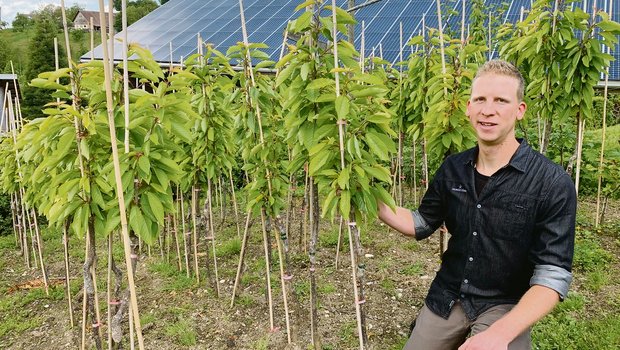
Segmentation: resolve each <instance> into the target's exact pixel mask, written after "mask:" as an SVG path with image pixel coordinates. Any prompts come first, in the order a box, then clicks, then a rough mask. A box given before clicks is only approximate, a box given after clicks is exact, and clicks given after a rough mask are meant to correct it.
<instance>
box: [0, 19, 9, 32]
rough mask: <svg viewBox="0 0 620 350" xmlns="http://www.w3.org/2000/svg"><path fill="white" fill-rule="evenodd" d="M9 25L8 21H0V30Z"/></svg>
mask: <svg viewBox="0 0 620 350" xmlns="http://www.w3.org/2000/svg"><path fill="white" fill-rule="evenodd" d="M8 25H9V24H8V23H6V21H0V30H1V29H4V28H6V26H8Z"/></svg>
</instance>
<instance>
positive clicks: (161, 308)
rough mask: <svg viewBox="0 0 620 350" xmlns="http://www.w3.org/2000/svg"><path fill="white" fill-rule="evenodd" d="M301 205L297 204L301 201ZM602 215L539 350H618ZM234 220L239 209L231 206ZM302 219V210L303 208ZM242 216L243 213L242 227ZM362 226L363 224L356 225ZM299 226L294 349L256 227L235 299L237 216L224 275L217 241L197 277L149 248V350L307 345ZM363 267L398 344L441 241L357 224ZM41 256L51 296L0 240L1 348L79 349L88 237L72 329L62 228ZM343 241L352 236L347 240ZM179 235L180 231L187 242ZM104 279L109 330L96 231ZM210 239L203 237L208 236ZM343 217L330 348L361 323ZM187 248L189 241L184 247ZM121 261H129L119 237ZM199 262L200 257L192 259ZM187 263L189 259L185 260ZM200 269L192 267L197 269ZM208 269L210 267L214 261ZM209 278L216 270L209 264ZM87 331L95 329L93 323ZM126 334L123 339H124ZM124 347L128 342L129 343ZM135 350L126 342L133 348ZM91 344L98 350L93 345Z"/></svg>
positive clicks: (616, 231) (225, 238)
mask: <svg viewBox="0 0 620 350" xmlns="http://www.w3.org/2000/svg"><path fill="white" fill-rule="evenodd" d="M295 210H298V208H296V209H295ZM608 210H609V213H608V214H607V215H606V217H607V218H608V219H607V221H606V223H605V224H604V225H603V226H601V227H600V228H597V229H595V228H594V227H593V225H592V222H593V220H592V217H591V213H593V212H594V210H593V204H592V202H591V201H589V200H583V201H581V203H580V206H579V215H578V234H577V240H576V254H575V264H574V276H575V279H574V283H573V286H572V288H571V292H570V294H569V297H568V298H567V300H566V301H564V302H563V303H561V304H560V306H559V307H558V308H556V310H555V311H554V312H553V313H552V314H551V315H549V316H547V317H546V318H544V319H543V320H542V321H541V322H540V323H538V324H537V325H536V327H535V328H534V330H533V344H534V349H545V350H546V349H561V350H565V349H603V350H607V349H610V350H611V349H616V348H617V344H619V343H620V316H618V315H620V261H619V259H618V257H619V256H620V203H618V202H613V203H612V205H610V206H609V208H608ZM230 216H233V215H232V214H230ZM298 217H301V216H298ZM242 221H243V220H240V223H241V224H242V223H243V222H242ZM360 225H361V224H360ZM299 227H300V226H299V222H295V223H294V225H293V227H292V229H291V233H290V234H291V240H290V246H291V255H290V266H292V267H293V269H292V275H293V276H294V278H293V280H292V281H291V286H292V293H289V308H290V310H291V324H292V333H293V341H294V344H293V345H289V346H287V345H286V331H285V321H284V316H283V315H284V313H283V306H282V294H281V289H280V280H279V275H278V269H279V268H278V265H277V263H276V261H277V258H276V257H277V253H276V249H275V247H274V248H273V255H272V256H273V261H274V263H273V266H272V268H271V271H272V275H271V282H272V283H271V285H272V288H273V299H274V303H275V310H274V312H275V313H274V323H275V326H276V330H273V331H272V330H270V323H269V312H268V306H267V301H266V290H267V289H266V285H265V277H264V276H265V273H264V270H265V268H264V266H265V260H264V256H263V253H262V251H263V246H262V237H261V232H260V229H259V223H258V222H255V223H254V225H253V227H252V229H251V231H250V232H251V236H250V241H249V251H248V252H247V254H246V259H247V260H246V261H247V262H246V264H245V269H244V273H243V277H242V281H241V286H240V289H239V296H238V297H237V299H236V301H235V304H234V306H233V307H232V308H231V307H230V298H231V295H232V284H233V281H234V277H235V273H236V268H237V262H238V256H239V252H240V250H241V240H240V239H239V237H238V236H237V229H236V225H235V222H234V220H233V219H232V218H231V219H230V220H227V221H226V222H225V223H224V224H223V225H222V226H221V227H220V228H219V229H218V234H217V237H218V239H217V244H216V252H217V254H216V255H217V257H218V279H219V282H220V283H219V285H220V297H219V298H217V296H216V289H215V288H214V287H215V284H214V278H213V277H211V278H209V277H208V275H207V271H206V266H207V264H208V263H209V262H212V257H211V256H210V255H207V251H210V250H208V249H210V247H208V246H205V245H204V244H202V245H201V246H200V248H199V254H198V259H199V266H200V267H201V279H200V282H199V283H198V282H197V281H196V278H195V277H193V276H190V277H187V274H186V272H185V271H183V270H181V271H180V270H179V269H178V267H177V261H178V260H177V258H176V255H175V250H176V248H175V242H174V241H171V242H170V243H171V245H170V254H169V255H168V253H167V247H168V245H167V244H164V245H163V246H164V249H163V254H162V250H160V246H159V244H156V245H155V246H154V247H152V248H151V249H150V254H149V249H147V248H146V247H143V252H142V254H140V259H139V260H140V262H139V264H138V272H137V277H136V283H137V285H138V302H139V306H140V315H141V323H142V327H143V329H144V331H143V333H144V337H145V347H146V348H147V349H154V348H157V349H307V348H309V344H310V331H309V322H310V321H309V314H308V312H309V311H308V310H309V303H310V283H309V279H308V267H309V261H308V257H307V255H306V253H304V252H303V250H302V249H301V247H302V245H300V244H299V241H300V239H301V240H302V242H303V240H304V237H303V235H302V234H301V231H300V230H299ZM361 227H362V242H363V246H364V253H365V254H366V255H365V258H364V261H365V264H366V275H365V281H366V283H365V284H364V289H365V293H366V300H367V302H366V303H365V304H364V308H365V311H366V313H367V324H368V336H369V339H370V345H371V348H374V349H400V348H402V345H403V344H404V342H405V341H406V338H407V333H408V327H409V323H410V322H411V320H412V319H413V318H414V317H415V315H416V314H417V312H418V310H419V308H420V307H421V305H422V302H423V298H424V296H425V294H426V292H427V290H428V286H429V284H430V281H431V280H432V277H433V276H434V274H435V271H436V270H437V268H438V266H439V255H438V252H437V248H438V241H437V238H436V237H432V238H431V239H429V240H425V241H421V242H416V241H413V240H409V239H406V238H404V237H402V236H400V235H399V234H397V233H395V232H393V231H388V230H387V229H386V228H385V227H384V226H381V225H379V224H376V223H369V224H365V225H361ZM44 232H45V233H44V236H43V240H44V249H45V261H46V264H47V267H48V271H49V275H50V277H51V281H52V283H53V284H54V286H53V287H52V288H51V289H50V293H49V296H48V295H46V294H45V291H44V288H42V285H41V279H40V278H41V272H40V270H39V269H36V268H31V269H28V268H25V267H24V262H23V258H22V257H20V255H19V251H18V250H17V249H16V243H15V239H14V237H13V236H5V237H0V271H1V272H0V293H1V297H0V348H2V349H35V348H46V349H48V350H54V349H66V348H76V347H77V346H78V344H79V343H80V339H81V334H80V329H81V328H80V327H81V326H80V324H81V323H80V320H81V301H80V298H79V297H80V295H81V292H80V289H81V285H82V281H81V264H82V263H83V259H84V242H83V239H81V238H79V237H71V252H70V256H71V276H72V280H71V292H72V293H71V294H72V296H73V307H74V311H75V317H76V324H75V326H74V327H73V328H71V326H70V323H69V319H68V310H67V306H66V305H67V301H66V298H65V290H64V285H63V283H62V280H61V279H60V278H61V277H62V275H63V269H64V265H63V263H62V245H61V235H60V233H59V232H57V231H55V230H45V231H44ZM345 237H346V236H345ZM180 239H181V238H180ZM98 242H99V244H98V247H97V249H98V264H97V265H98V269H97V271H98V275H97V278H98V281H97V284H98V287H99V307H100V312H101V319H102V323H103V324H104V325H103V327H102V331H103V334H104V338H106V336H105V334H106V331H107V328H106V324H107V320H106V311H107V307H106V302H105V290H106V284H107V283H106V266H107V256H106V254H107V253H106V249H105V238H104V237H98ZM203 243H204V242H203ZM337 243H338V225H331V224H329V223H325V224H324V227H323V229H322V230H321V237H320V243H319V249H318V254H317V261H318V265H317V281H318V299H319V300H318V302H319V321H318V325H319V335H320V339H321V344H322V349H354V348H357V342H358V340H357V335H356V321H355V311H354V307H353V296H352V290H351V289H352V288H351V277H350V272H351V266H350V264H349V262H348V260H349V259H348V244H347V243H346V239H345V242H344V244H343V246H342V247H341V251H340V254H339V258H340V261H339V265H338V266H336V264H335V255H336V249H335V248H336V246H337ZM181 250H182V244H181ZM113 254H114V256H115V259H116V260H117V261H118V262H119V265H122V263H123V254H122V248H121V245H120V244H119V243H118V242H117V243H116V245H115V249H114V253H113ZM190 264H193V261H190ZM184 265H185V262H184V261H181V266H184ZM190 269H193V268H190ZM211 270H213V266H212V265H211ZM211 276H213V272H211ZM87 328H89V337H90V326H89V327H87ZM126 338H127V337H126ZM126 345H127V344H126ZM126 347H128V346H126ZM91 348H94V347H91Z"/></svg>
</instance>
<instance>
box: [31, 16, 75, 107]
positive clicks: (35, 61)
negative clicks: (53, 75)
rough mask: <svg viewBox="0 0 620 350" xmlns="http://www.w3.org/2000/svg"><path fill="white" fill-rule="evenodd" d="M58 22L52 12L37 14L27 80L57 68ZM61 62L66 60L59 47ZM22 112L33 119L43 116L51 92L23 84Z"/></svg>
mask: <svg viewBox="0 0 620 350" xmlns="http://www.w3.org/2000/svg"><path fill="white" fill-rule="evenodd" d="M58 29H59V28H58V24H57V21H56V18H55V17H54V16H53V15H52V14H49V13H48V14H43V15H41V14H40V15H39V16H37V19H36V23H35V26H34V33H33V36H32V38H31V39H30V42H29V44H28V52H29V59H30V60H29V62H28V65H27V67H26V70H25V72H24V78H25V79H26V81H27V82H30V81H31V80H32V79H34V78H36V77H37V76H38V75H39V73H42V72H47V71H53V70H55V66H54V65H55V64H54V62H55V60H54V38H55V37H56V36H57V34H58ZM58 49H59V55H60V60H59V61H60V62H65V60H66V59H65V58H64V50H63V48H62V46H61V45H60V46H59V47H58ZM23 98H24V101H23V103H22V113H23V115H24V117H25V118H28V119H33V118H38V117H43V116H44V114H43V112H42V109H43V108H44V107H43V106H44V105H45V104H46V103H48V102H50V93H49V91H45V90H42V89H36V88H33V87H30V86H29V85H28V84H24V86H23Z"/></svg>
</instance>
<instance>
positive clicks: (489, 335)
mask: <svg viewBox="0 0 620 350" xmlns="http://www.w3.org/2000/svg"><path fill="white" fill-rule="evenodd" d="M559 301H560V296H559V294H558V292H556V291H555V290H553V289H551V288H548V287H545V286H541V285H533V286H531V287H530V289H528V291H527V292H526V293H525V294H524V295H523V297H522V298H521V300H519V302H518V303H517V305H515V307H514V308H513V309H512V310H510V312H508V313H507V314H506V315H504V316H503V317H502V318H500V319H499V320H497V321H496V322H495V323H493V324H492V325H491V326H490V327H489V328H487V329H486V330H485V331H482V332H480V333H478V334H476V335H474V336H473V337H471V338H469V339H467V340H466V341H465V343H463V345H461V346H460V347H459V349H458V350H481V349H489V350H497V349H499V350H505V349H507V348H508V344H510V342H511V341H513V340H514V339H515V338H516V337H517V336H518V335H519V334H521V333H523V332H524V331H525V330H527V329H528V328H529V327H531V326H532V325H533V324H534V323H536V322H537V321H538V320H540V319H541V318H543V317H544V316H545V315H547V314H548V313H549V312H551V310H553V308H554V307H555V305H556V304H557V303H558V302H559Z"/></svg>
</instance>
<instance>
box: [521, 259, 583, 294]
mask: <svg viewBox="0 0 620 350" xmlns="http://www.w3.org/2000/svg"><path fill="white" fill-rule="evenodd" d="M572 280H573V274H572V273H570V272H569V271H567V270H565V269H563V268H561V267H557V266H554V265H536V266H535V267H534V274H533V276H532V278H531V279H530V286H533V285H535V284H536V285H540V286H545V287H547V288H550V289H553V290H555V291H556V292H558V294H559V295H560V300H564V298H566V295H567V294H568V287H569V286H570V283H571V282H572Z"/></svg>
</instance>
